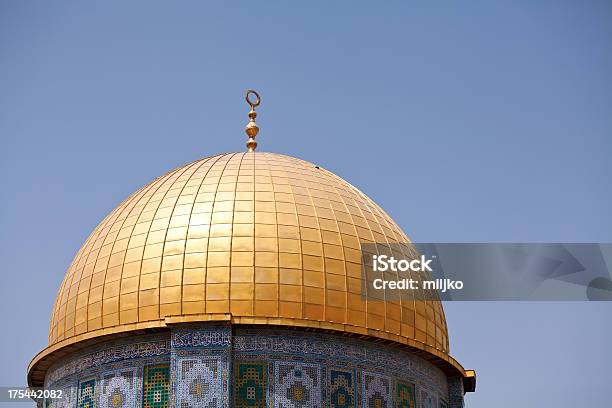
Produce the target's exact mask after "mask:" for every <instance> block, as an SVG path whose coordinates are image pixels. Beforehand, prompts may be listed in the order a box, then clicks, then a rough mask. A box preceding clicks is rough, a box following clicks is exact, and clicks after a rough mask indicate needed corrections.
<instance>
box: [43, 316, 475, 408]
mask: <svg viewBox="0 0 612 408" xmlns="http://www.w3.org/2000/svg"><path fill="white" fill-rule="evenodd" d="M460 380H461V379H450V380H447V378H446V377H445V375H444V374H443V373H442V372H441V371H440V370H439V369H438V368H436V367H435V366H433V365H432V364H430V363H429V362H427V361H425V360H423V359H422V358H420V357H418V356H415V355H412V354H408V353H405V352H401V351H398V350H395V349H390V348H388V347H387V346H384V345H380V344H373V343H370V342H367V341H365V340H358V339H353V338H347V337H342V336H337V335H332V334H323V333H315V332H300V331H294V330H281V329H272V328H244V327H234V328H231V327H229V326H204V325H199V326H182V327H181V326H177V327H175V328H172V331H171V333H170V332H168V333H166V334H157V335H146V336H137V337H132V338H131V339H129V340H122V341H115V342H109V343H105V344H103V345H99V346H97V348H95V349H90V350H87V352H84V353H81V354H79V355H75V356H74V357H72V358H71V359H69V360H64V361H63V362H62V363H61V364H58V365H56V366H54V367H52V368H51V369H50V370H49V373H48V374H47V379H46V387H47V388H52V389H63V390H64V396H65V398H63V399H62V400H58V401H47V402H46V406H48V407H71V408H74V407H77V408H81V407H82V408H85V407H87V408H98V407H99V408H107V407H113V408H117V407H130V408H165V407H172V408H192V407H207V408H229V407H236V408H242V407H271V408H323V407H329V408H338V407H352V408H358V407H367V408H384V407H387V408H391V407H397V408H404V407H406V408H458V407H462V406H463V389H460V387H461V384H460V383H459V382H460ZM458 381H459V382H458Z"/></svg>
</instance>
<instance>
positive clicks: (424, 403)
mask: <svg viewBox="0 0 612 408" xmlns="http://www.w3.org/2000/svg"><path fill="white" fill-rule="evenodd" d="M421 408H438V399H437V397H436V395H435V394H434V393H432V392H431V391H429V390H424V389H421Z"/></svg>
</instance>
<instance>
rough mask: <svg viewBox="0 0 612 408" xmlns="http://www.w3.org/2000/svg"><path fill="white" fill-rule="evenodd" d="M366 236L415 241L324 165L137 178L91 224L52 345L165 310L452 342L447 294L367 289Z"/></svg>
mask: <svg viewBox="0 0 612 408" xmlns="http://www.w3.org/2000/svg"><path fill="white" fill-rule="evenodd" d="M368 242H370V243H372V242H378V243H381V244H385V243H406V242H408V239H407V237H406V235H405V234H404V233H403V232H402V231H401V229H400V228H399V227H398V226H397V225H396V224H395V222H394V221H393V220H392V219H391V218H390V217H389V216H388V215H387V214H386V213H385V212H384V211H383V210H382V209H381V208H380V207H379V206H378V205H376V204H375V203H374V202H373V201H372V200H370V199H369V198H368V197H367V196H365V195H364V194H363V193H361V192H360V191H358V190H357V189H356V188H354V187H353V186H351V185H350V184H349V183H347V182H346V181H344V180H343V179H341V178H340V177H338V176H336V175H334V174H332V173H330V172H329V171H326V170H324V169H322V168H319V167H318V166H315V165H314V164H312V163H308V162H306V161H303V160H299V159H295V158H292V157H288V156H283V155H279V154H273V153H265V152H256V153H229V154H222V155H217V156H213V157H209V158H205V159H202V160H198V161H195V162H193V163H190V164H188V165H185V166H183V167H180V168H178V169H176V170H173V171H171V172H169V173H168V174H166V175H164V176H162V177H160V178H158V179H156V180H154V181H153V182H152V183H150V184H148V185H147V186H145V187H143V188H141V189H140V190H139V191H137V192H136V193H134V194H133V195H132V196H130V197H129V198H128V199H127V200H125V201H124V202H123V203H122V204H120V205H119V206H118V207H117V208H116V209H115V210H114V211H113V212H112V213H110V214H109V215H108V216H107V217H106V218H105V219H104V220H103V221H102V222H101V223H100V225H99V226H98V227H97V228H96V229H95V230H94V231H93V232H92V234H91V235H90V236H89V238H88V239H87V241H86V242H85V243H84V245H83V246H82V248H81V249H80V250H79V252H78V253H77V255H76V256H75V258H74V260H73V262H72V264H71V266H70V267H69V269H68V271H67V273H66V276H65V278H64V281H63V283H62V285H61V288H60V290H59V293H58V296H57V298H56V301H55V305H54V308H53V312H52V316H51V326H50V332H49V343H50V344H55V343H57V342H59V341H62V340H65V339H71V338H76V337H75V336H78V335H79V334H83V333H86V332H91V331H94V330H97V329H101V328H113V330H119V329H121V328H122V327H124V326H125V325H130V324H133V323H140V326H141V327H146V325H147V322H151V323H150V325H151V327H154V326H157V325H159V321H163V319H164V317H165V316H168V315H180V316H197V315H213V314H215V315H216V314H220V313H232V314H233V316H234V318H235V319H239V318H244V319H247V318H260V319H264V320H265V319H270V318H279V317H281V318H285V319H288V320H286V321H290V320H293V321H295V322H296V323H297V322H298V321H299V323H300V324H305V325H309V324H312V325H313V326H318V321H326V322H330V324H332V325H338V328H339V329H342V328H343V327H344V329H343V330H349V331H350V330H354V331H356V332H359V333H363V332H366V330H367V329H374V331H373V332H372V333H377V334H376V335H378V336H381V337H385V338H387V337H393V336H399V338H400V339H413V340H417V342H416V343H415V344H416V346H417V347H418V345H419V344H426V345H429V346H432V347H435V348H436V349H439V350H442V351H444V352H447V351H448V338H447V328H446V322H445V318H444V313H443V310H442V306H441V303H440V302H415V301H413V300H411V299H402V300H398V301H393V302H392V301H387V302H378V301H368V302H367V304H366V301H365V300H364V299H362V297H361V254H360V243H368ZM383 246H384V245H383ZM381 247H382V246H381ZM404 247H405V248H404ZM402 248H404V249H405V251H408V247H407V246H402ZM404 249H402V251H404ZM398 255H399V254H398ZM312 322H317V323H316V324H315V323H312ZM343 324H345V325H346V326H342V325H343Z"/></svg>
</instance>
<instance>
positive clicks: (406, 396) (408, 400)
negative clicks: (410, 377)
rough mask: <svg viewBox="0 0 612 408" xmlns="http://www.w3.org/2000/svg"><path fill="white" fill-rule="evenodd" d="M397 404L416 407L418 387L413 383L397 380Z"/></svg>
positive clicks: (404, 406)
mask: <svg viewBox="0 0 612 408" xmlns="http://www.w3.org/2000/svg"><path fill="white" fill-rule="evenodd" d="M395 406H396V407H397V408H416V387H415V386H414V384H412V383H408V382H405V381H397V383H396V384H395Z"/></svg>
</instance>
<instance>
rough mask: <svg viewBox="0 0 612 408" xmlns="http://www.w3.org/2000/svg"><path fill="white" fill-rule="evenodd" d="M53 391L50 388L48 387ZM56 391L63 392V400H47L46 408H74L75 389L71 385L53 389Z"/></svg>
mask: <svg viewBox="0 0 612 408" xmlns="http://www.w3.org/2000/svg"><path fill="white" fill-rule="evenodd" d="M46 388H47V389H51V388H50V387H46ZM53 389H55V390H62V398H55V399H47V400H45V406H46V407H48V408H73V407H74V406H75V403H74V392H75V387H73V386H72V385H70V384H64V385H63V386H55V387H53Z"/></svg>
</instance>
